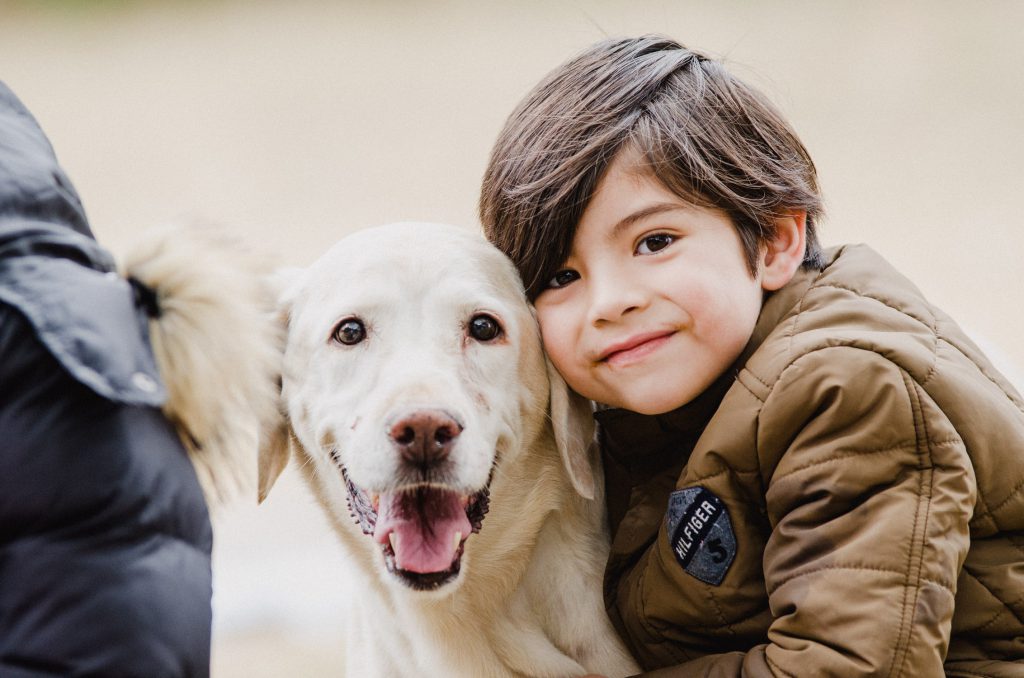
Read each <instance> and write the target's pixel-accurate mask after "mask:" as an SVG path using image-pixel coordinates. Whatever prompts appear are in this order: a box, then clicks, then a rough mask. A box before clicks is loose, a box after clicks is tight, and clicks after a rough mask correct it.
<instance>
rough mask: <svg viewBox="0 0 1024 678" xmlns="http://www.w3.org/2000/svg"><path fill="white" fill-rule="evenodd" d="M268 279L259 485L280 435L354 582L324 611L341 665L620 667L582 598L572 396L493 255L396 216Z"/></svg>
mask: <svg viewBox="0 0 1024 678" xmlns="http://www.w3.org/2000/svg"><path fill="white" fill-rule="evenodd" d="M284 290H285V291H284V292H283V295H282V297H281V305H282V311H283V314H284V315H285V316H286V317H287V341H286V348H285V354H284V368H283V379H282V396H283V401H284V410H285V413H286V417H287V423H286V424H285V425H284V427H283V428H282V430H281V431H280V432H279V433H280V435H279V436H278V437H277V438H276V439H275V440H271V441H270V443H269V444H268V445H267V446H265V448H264V450H263V451H262V452H261V459H260V493H261V498H262V497H263V496H265V495H266V492H267V491H269V489H270V486H271V485H272V484H273V482H274V480H275V479H276V478H277V476H278V474H279V473H280V471H281V470H282V468H283V467H284V465H285V464H286V463H287V459H288V454H289V452H288V448H289V441H291V442H292V443H293V444H294V447H295V449H296V452H297V453H298V455H299V457H300V460H301V468H302V470H303V471H304V472H305V475H306V478H307V480H308V481H309V483H310V486H311V487H312V489H313V491H314V493H315V494H316V495H317V497H318V498H319V500H320V502H321V504H322V505H323V506H324V507H325V509H326V511H327V514H328V516H329V519H330V520H331V522H332V524H333V526H334V528H335V529H336V531H337V533H338V535H339V536H340V538H341V541H342V543H343V546H344V548H345V550H346V551H347V553H348V554H349V556H350V557H351V559H352V560H353V562H354V563H355V565H356V566H357V567H356V569H357V570H358V572H359V576H360V577H361V579H360V581H358V582H357V586H355V587H353V588H354V589H355V590H356V596H357V599H355V600H352V604H351V608H350V609H347V610H339V611H338V614H339V618H340V619H345V620H346V621H347V624H348V629H349V644H348V645H347V650H346V654H347V675H349V676H353V677H355V676H358V677H360V678H362V677H364V676H466V677H472V678H482V677H486V676H579V675H582V674H586V673H590V672H595V673H601V674H605V675H608V676H622V675H626V674H629V673H634V672H636V671H637V667H636V665H635V664H634V662H633V660H632V659H631V658H630V657H629V655H628V653H627V652H626V651H625V649H624V647H623V645H622V644H621V642H620V641H619V640H618V638H617V637H616V635H615V633H614V631H613V629H612V627H611V624H610V623H609V621H608V618H607V616H606V614H605V611H604V606H603V603H602V596H601V591H602V573H603V569H604V564H605V558H606V555H607V548H608V545H607V537H606V534H605V528H604V510H603V498H602V496H601V495H602V491H603V480H602V475H601V469H600V466H599V463H598V461H597V460H596V459H595V458H594V457H593V456H592V454H593V452H592V450H593V448H592V447H591V445H590V442H591V438H592V433H593V429H592V423H591V421H592V420H591V415H590V408H589V406H588V404H587V403H586V402H585V401H582V400H580V399H578V398H577V397H575V396H571V395H570V393H569V391H568V390H567V388H566V386H565V384H564V382H563V381H562V380H561V378H559V377H558V375H557V373H555V372H554V371H553V370H552V369H551V368H550V367H549V366H547V363H546V361H545V358H544V356H543V354H542V351H541V347H540V340H539V334H538V330H537V326H536V322H535V320H534V317H533V315H532V312H531V309H530V307H529V306H528V304H527V302H526V299H525V296H524V294H523V290H522V285H521V283H520V282H519V278H518V276H517V275H516V272H515V269H514V268H513V266H512V264H511V263H510V262H509V261H508V259H506V258H505V257H504V256H503V255H502V254H501V253H500V252H498V250H496V249H495V248H493V247H492V246H491V245H490V244H488V243H487V242H486V241H485V240H484V239H483V238H482V237H480V236H478V235H476V234H474V233H471V232H467V231H463V230H460V229H457V228H454V227H448V226H438V225H430V224H397V225H392V226H386V227H380V228H376V229H369V230H365V231H360V232H358V233H356V234H354V235H352V236H349V237H348V238H345V239H344V240H342V241H341V242H340V243H339V244H338V245H336V246H335V247H334V248H332V249H331V250H330V251H329V252H327V253H326V254H325V255H324V256H323V257H322V258H320V259H319V260H318V261H316V262H315V263H314V264H313V265H312V266H311V267H309V268H308V269H306V270H302V271H296V272H294V274H293V275H292V276H291V280H290V281H289V282H288V283H287V284H286V285H285V286H284ZM289 429H290V430H289Z"/></svg>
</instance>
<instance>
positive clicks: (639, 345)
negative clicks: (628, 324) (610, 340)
mask: <svg viewBox="0 0 1024 678" xmlns="http://www.w3.org/2000/svg"><path fill="white" fill-rule="evenodd" d="M673 334H675V330H658V331H656V332H644V333H643V334H636V335H633V336H632V337H630V338H628V339H626V340H625V341H620V342H617V343H614V344H611V345H610V346H608V347H606V348H605V349H604V350H603V351H601V353H600V354H599V355H598V357H597V359H598V362H606V363H610V364H617V363H623V362H631V360H630V359H631V358H640V357H643V356H645V355H647V353H649V352H650V351H651V350H654V349H655V348H657V347H658V346H660V345H661V344H662V341H661V340H663V339H667V338H668V337H670V336H672V335H673Z"/></svg>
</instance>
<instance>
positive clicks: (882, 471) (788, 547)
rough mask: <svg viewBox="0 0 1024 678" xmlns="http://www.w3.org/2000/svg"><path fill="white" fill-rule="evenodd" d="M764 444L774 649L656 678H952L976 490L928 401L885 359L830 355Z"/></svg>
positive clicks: (767, 430)
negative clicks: (948, 674) (954, 629)
mask: <svg viewBox="0 0 1024 678" xmlns="http://www.w3.org/2000/svg"><path fill="white" fill-rule="evenodd" d="M919 376H920V375H919ZM924 376H925V379H922V380H921V381H923V382H924V383H927V379H926V376H927V375H924ZM769 422H770V424H769ZM757 440H758V458H759V461H760V464H761V473H762V478H763V480H764V483H765V493H766V494H765V497H766V509H767V513H768V520H769V522H770V525H771V528H772V529H771V534H770V536H769V538H768V541H767V545H766V548H765V551H764V558H763V566H764V575H765V588H766V590H767V593H768V601H769V607H770V610H771V615H772V622H771V625H770V627H769V630H768V640H769V642H768V643H767V644H762V645H759V646H757V647H755V648H753V649H752V650H750V651H748V652H746V653H738V652H734V653H728V654H719V655H709V656H705V657H703V658H700V659H696V660H694V661H690V662H687V663H685V664H681V665H679V666H676V667H671V668H666V669H661V670H658V671H654V672H651V673H649V674H645V675H649V676H657V677H662V678H664V677H667V676H758V677H760V676H809V675H816V676H824V675H833V676H899V675H904V676H939V675H943V668H942V663H943V659H944V657H945V654H946V650H947V649H948V645H949V638H950V628H951V622H952V617H953V599H954V592H955V588H956V581H957V575H958V572H959V570H960V568H961V566H962V565H963V562H964V559H965V557H966V554H967V549H968V546H969V532H968V521H969V519H970V517H971V515H972V512H973V506H974V502H975V493H976V489H975V486H976V485H975V478H974V473H973V469H972V466H971V464H970V461H969V458H968V456H967V453H966V450H965V449H964V445H963V441H962V440H961V439H960V437H959V436H958V435H957V433H956V431H955V430H954V429H953V427H952V426H951V424H950V423H949V422H948V420H947V418H946V417H945V416H944V415H943V413H942V411H941V410H940V409H939V408H938V407H937V406H936V404H935V403H934V402H933V401H932V400H931V399H930V398H929V397H928V395H927V394H926V392H925V389H924V388H923V387H922V386H921V385H920V383H919V382H918V381H915V380H914V379H913V378H911V376H910V375H909V374H908V373H907V372H906V371H905V370H903V369H901V368H900V367H899V366H897V365H895V364H893V363H892V362H891V361H889V360H888V359H886V358H885V357H884V356H882V355H880V354H879V353H876V352H874V351H870V350H865V349H860V348H853V347H848V346H841V347H830V348H825V349H819V350H817V351H815V352H813V353H809V354H807V355H804V356H802V357H800V358H799V359H797V360H796V361H794V362H793V363H792V364H791V365H790V366H789V367H788V368H787V369H786V370H785V371H784V372H783V374H782V376H781V378H780V379H779V381H778V382H777V383H776V385H775V386H774V387H773V388H772V389H771V390H770V392H768V393H767V396H766V397H765V398H764V404H763V407H762V409H761V415H760V417H759V428H758V436H757ZM664 538H665V536H664V535H660V536H659V539H664Z"/></svg>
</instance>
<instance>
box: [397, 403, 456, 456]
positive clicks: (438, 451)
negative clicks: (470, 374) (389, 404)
mask: <svg viewBox="0 0 1024 678" xmlns="http://www.w3.org/2000/svg"><path fill="white" fill-rule="evenodd" d="M460 433H462V426H460V425H459V422H457V421H455V419H454V418H453V417H452V416H451V415H449V414H448V413H447V412H443V411H442V410H416V411H415V412H410V413H408V414H406V415H404V416H402V417H401V418H400V419H399V420H398V421H396V422H395V423H393V424H392V425H391V430H390V431H389V432H388V435H390V436H391V440H392V441H393V442H394V444H395V447H397V448H398V450H399V452H401V455H402V459H403V460H404V461H406V462H407V463H410V464H415V465H416V466H420V467H422V468H425V469H426V468H430V467H432V466H434V465H436V464H438V463H440V462H442V461H444V460H445V459H447V458H448V454H449V453H450V452H451V449H452V445H453V441H454V440H455V439H456V438H457V437H458V436H459V434H460Z"/></svg>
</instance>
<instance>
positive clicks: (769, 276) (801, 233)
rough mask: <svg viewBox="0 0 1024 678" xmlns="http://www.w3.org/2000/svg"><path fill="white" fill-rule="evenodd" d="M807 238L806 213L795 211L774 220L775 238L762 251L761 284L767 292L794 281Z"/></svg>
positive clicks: (802, 258) (801, 260)
mask: <svg viewBox="0 0 1024 678" xmlns="http://www.w3.org/2000/svg"><path fill="white" fill-rule="evenodd" d="M806 239H807V212H805V211H804V210H794V211H792V212H787V213H786V214H784V215H783V216H781V217H777V218H776V219H775V237H774V238H772V239H771V240H769V241H768V242H767V243H766V244H765V245H764V251H763V252H762V253H761V287H762V288H763V289H764V290H766V291H768V292H774V291H775V290H777V289H779V288H781V287H783V286H785V285H786V283H788V282H789V281H790V280H792V278H793V275H794V274H795V273H796V272H797V269H799V268H800V264H801V263H802V262H803V260H804V248H805V245H806Z"/></svg>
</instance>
